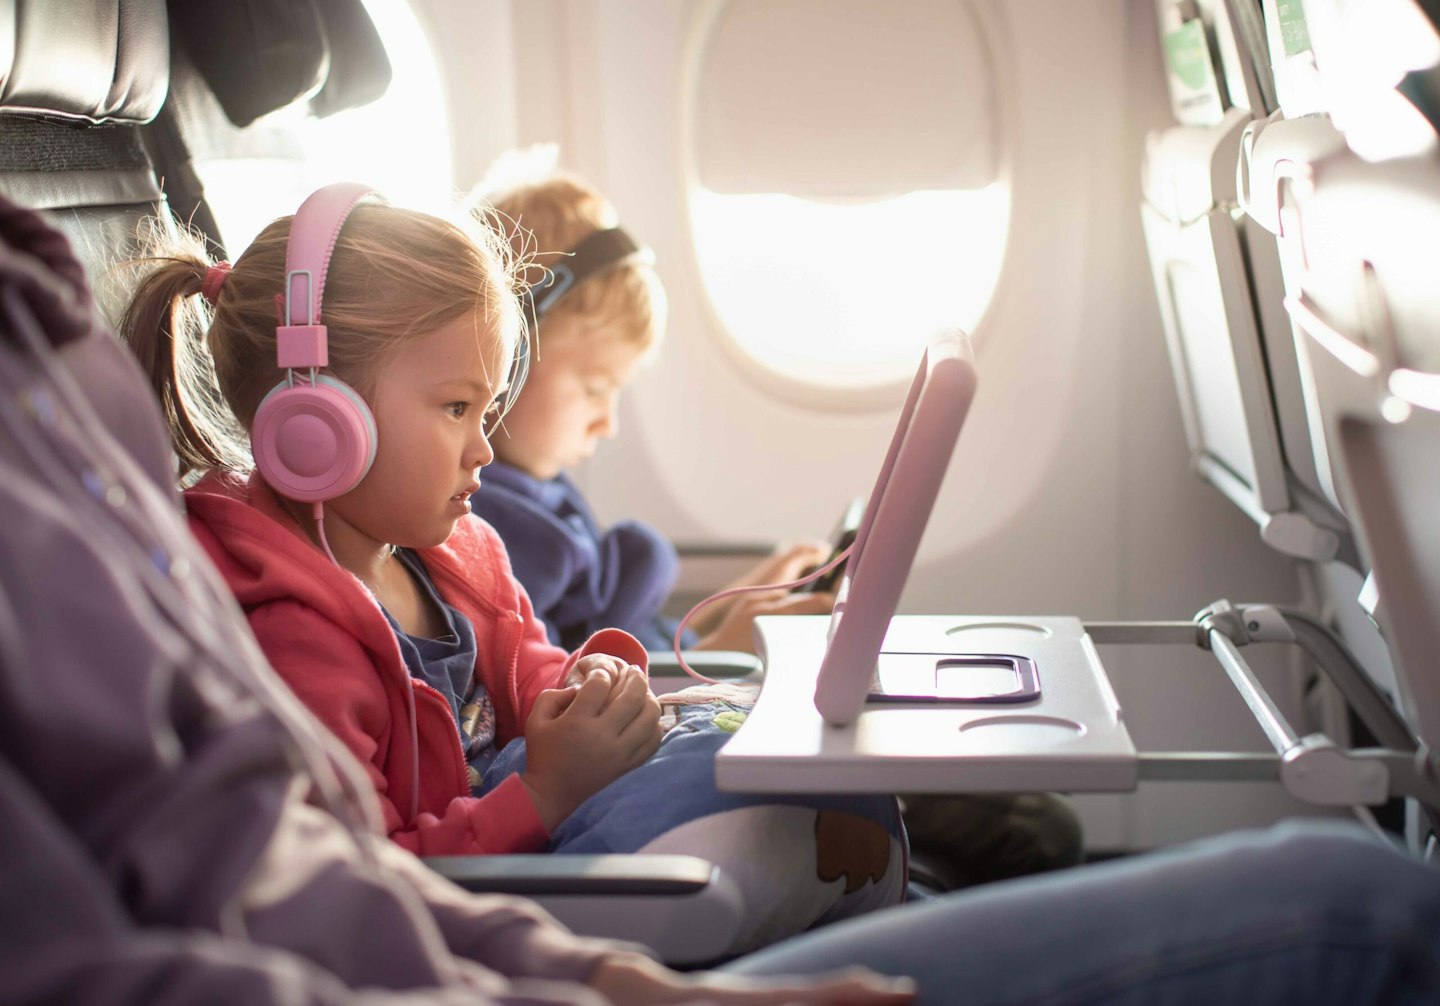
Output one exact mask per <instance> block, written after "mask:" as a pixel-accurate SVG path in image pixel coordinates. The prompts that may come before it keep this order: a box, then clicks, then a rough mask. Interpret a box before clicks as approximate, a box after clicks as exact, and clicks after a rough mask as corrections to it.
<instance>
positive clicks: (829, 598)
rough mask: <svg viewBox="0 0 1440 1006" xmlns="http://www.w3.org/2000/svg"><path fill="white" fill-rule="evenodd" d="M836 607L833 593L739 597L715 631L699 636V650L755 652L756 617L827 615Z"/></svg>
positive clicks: (768, 593)
mask: <svg viewBox="0 0 1440 1006" xmlns="http://www.w3.org/2000/svg"><path fill="white" fill-rule="evenodd" d="M833 607H835V595H834V594H818V593H817V594H787V593H785V592H783V591H778V590H776V591H767V592H765V593H761V594H750V595H745V596H741V597H737V598H736V599H735V602H734V603H733V604H731V605H730V607H728V608H727V609H725V614H724V617H723V618H721V619H720V624H719V625H718V626H716V627H715V629H714V631H712V632H709V633H707V634H705V635H703V636H701V637H700V639H699V641H698V642H696V644H695V649H697V650H741V651H743V652H745V653H754V652H755V635H754V626H753V624H752V623H753V622H754V621H755V618H756V616H757V615H828V614H830V609H831V608H833Z"/></svg>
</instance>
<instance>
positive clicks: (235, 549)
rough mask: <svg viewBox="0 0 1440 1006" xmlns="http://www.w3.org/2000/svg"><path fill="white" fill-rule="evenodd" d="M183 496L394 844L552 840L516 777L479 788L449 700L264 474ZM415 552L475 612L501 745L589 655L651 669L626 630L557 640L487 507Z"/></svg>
mask: <svg viewBox="0 0 1440 1006" xmlns="http://www.w3.org/2000/svg"><path fill="white" fill-rule="evenodd" d="M185 503H186V508H187V511H188V514H189V520H190V527H191V530H192V531H193V532H194V533H195V536H196V537H197V538H198V539H199V540H200V543H201V544H202V545H203V546H204V548H205V550H206V551H207V552H208V553H209V554H210V558H211V559H212V560H213V561H214V563H215V565H216V566H218V567H219V569H220V572H221V573H222V574H223V575H224V577H225V580H226V582H227V583H228V584H229V586H230V589H231V591H233V592H234V594H235V596H236V598H237V599H238V600H239V602H240V606H241V607H242V608H243V609H244V611H245V615H246V617H247V618H248V619H249V621H250V627H251V629H252V630H253V631H254V633H255V636H256V638H257V639H259V641H260V645H261V648H262V649H263V650H264V651H265V655H266V656H267V657H268V658H269V660H270V663H271V665H272V666H273V667H274V668H275V670H276V671H277V672H278V673H279V674H280V676H281V677H282V678H284V679H285V681H286V683H287V684H289V686H290V688H291V689H292V690H293V691H294V692H295V693H296V695H298V696H299V697H300V699H301V700H302V701H303V702H304V703H305V705H307V706H308V707H309V708H310V710H311V712H313V713H314V714H315V715H316V716H317V717H318V718H319V719H320V721H321V722H322V723H324V724H325V726H327V727H329V728H330V730H331V732H333V733H334V734H335V735H336V736H337V737H339V739H340V740H341V741H342V742H343V743H344V744H345V745H346V746H347V747H348V748H349V749H350V750H351V751H352V752H354V754H355V756H356V757H357V758H358V759H359V760H360V762H361V764H363V765H364V766H365V767H366V769H367V770H368V772H369V775H370V780H371V782H372V783H374V785H375V789H376V791H377V793H378V794H379V797H380V805H381V809H382V811H383V812H384V816H385V827H386V830H387V832H388V833H389V835H390V838H391V839H392V840H394V841H395V842H397V843H399V844H400V845H402V846H404V847H405V848H407V849H409V850H411V851H412V852H415V853H418V854H419V855H422V856H445V855H473V854H484V853H497V852H533V851H536V850H539V849H541V848H543V847H544V845H545V843H546V841H547V840H548V838H549V835H548V833H547V832H546V830H545V827H544V825H543V824H542V823H541V821H540V817H539V815H538V814H537V813H536V810H535V806H534V804H533V803H532V802H531V800H530V795H529V792H528V790H527V789H526V788H525V784H524V783H523V782H521V780H520V778H519V777H518V776H511V777H510V778H508V779H506V780H505V781H504V782H502V783H501V784H500V785H499V786H497V787H496V788H495V789H494V790H492V791H491V792H489V793H487V794H486V795H485V796H484V797H480V798H476V797H473V796H471V795H470V785H469V782H468V781H467V778H466V772H465V756H464V752H463V750H462V749H461V747H460V737H459V732H458V731H457V729H456V726H455V719H454V717H453V715H452V714H451V712H450V706H449V703H448V702H446V700H445V698H444V697H443V696H442V695H441V694H440V693H439V692H437V691H436V690H435V689H433V688H431V687H430V686H429V685H427V684H425V683H424V682H422V681H417V680H415V679H414V678H412V677H411V676H410V674H409V672H408V670H407V669H406V667H405V663H404V661H403V660H402V658H401V656H400V648H399V644H398V643H397V641H396V639H395V633H394V631H393V630H392V629H391V627H390V623H389V622H388V621H387V620H386V618H385V615H384V613H383V612H382V611H381V610H380V606H379V604H378V603H377V602H376V600H375V598H374V597H373V596H372V595H371V594H370V592H369V591H368V590H367V589H366V588H365V586H364V585H363V584H362V583H361V582H360V581H359V580H358V579H356V578H355V577H354V576H353V575H351V574H350V573H349V572H347V571H345V570H343V569H341V568H340V567H338V566H336V565H334V564H333V563H332V562H330V560H329V559H328V558H327V557H326V556H325V554H324V553H323V552H321V551H320V549H319V548H317V547H316V546H315V545H314V544H312V543H311V541H310V540H309V538H307V537H306V535H305V533H304V531H303V530H302V529H301V528H300V525H299V524H297V523H296V522H295V521H294V520H293V519H292V518H291V517H290V516H289V515H288V514H287V513H286V512H285V511H284V510H283V509H282V508H281V507H280V504H279V501H278V500H277V498H276V497H275V495H274V493H273V492H271V491H270V489H269V488H268V487H267V486H266V485H265V484H264V483H263V482H262V481H261V480H260V479H258V478H256V477H251V478H248V479H247V478H244V477H241V476H236V475H231V474H220V473H214V474H211V475H209V476H207V477H206V478H205V479H204V480H202V481H201V482H200V483H199V484H198V485H196V486H195V487H194V488H192V489H190V490H188V491H187V492H186V493H185ZM420 554H421V556H422V557H423V559H424V561H425V568H426V569H427V570H428V571H429V573H430V576H431V577H432V579H433V580H434V581H435V586H436V588H437V589H438V590H439V592H440V594H441V596H442V597H444V598H445V600H446V601H448V602H449V603H450V604H452V605H454V606H455V607H456V608H457V609H458V610H459V611H461V612H462V613H463V614H464V615H465V616H466V617H467V618H469V619H470V621H471V622H472V623H474V626H475V641H476V646H477V650H478V658H477V660H476V664H475V676H476V678H477V679H478V680H479V681H480V683H481V684H483V685H484V686H485V688H486V690H487V691H488V692H489V693H490V698H491V701H492V702H494V704H495V716H496V743H497V745H499V746H502V747H503V746H504V745H505V744H506V743H507V742H508V741H510V740H512V739H514V738H516V737H519V736H522V735H523V733H524V725H525V721H526V719H527V718H528V717H529V715H530V710H531V708H532V706H533V705H534V702H535V698H536V696H537V695H538V694H539V693H540V692H541V691H543V690H544V689H547V688H558V687H560V686H561V683H562V682H563V680H564V678H565V674H566V672H567V671H568V670H569V669H570V667H571V665H572V664H573V663H574V662H575V661H576V660H577V659H578V658H579V657H581V656H583V655H585V654H587V653H609V654H613V655H615V656H617V657H620V658H621V659H623V660H626V661H628V662H630V663H633V664H638V665H639V666H640V667H642V668H644V667H646V666H647V660H646V653H645V649H644V647H643V646H641V645H640V643H639V642H638V641H636V639H635V638H634V637H633V636H631V635H629V634H628V633H626V632H622V631H620V630H619V629H606V630H603V631H601V632H597V633H596V634H595V635H594V636H592V637H590V639H589V640H587V641H586V643H585V645H584V646H583V647H581V648H580V649H579V650H577V651H576V652H575V653H574V654H567V653H566V652H565V651H564V650H562V649H560V648H558V647H556V646H553V645H551V643H550V642H549V641H548V639H547V638H546V634H545V627H544V625H543V624H542V623H541V622H540V621H539V620H538V619H537V618H536V617H535V615H534V613H533V611H532V609H531V607H530V599H529V598H528V597H527V596H526V595H525V591H524V589H523V588H522V587H521V586H520V584H519V583H518V582H517V581H516V580H515V578H514V576H513V575H512V574H511V572H510V562H509V559H508V558H507V557H506V554H505V546H504V545H503V544H502V543H501V541H500V538H499V536H498V535H497V534H496V533H495V530H494V529H493V528H491V527H490V525H488V524H486V523H485V522H484V521H482V520H480V519H479V518H478V517H470V516H467V517H465V518H462V519H461V520H460V521H459V522H458V523H457V524H456V527H455V533H454V534H452V535H451V536H450V538H449V540H447V541H446V542H445V543H444V544H443V545H440V546H438V547H436V548H431V549H424V550H422V551H421V553H420ZM412 698H413V709H414V712H413V725H412V718H411V717H412V713H411V700H412ZM417 779H418V791H417V786H416V781H417Z"/></svg>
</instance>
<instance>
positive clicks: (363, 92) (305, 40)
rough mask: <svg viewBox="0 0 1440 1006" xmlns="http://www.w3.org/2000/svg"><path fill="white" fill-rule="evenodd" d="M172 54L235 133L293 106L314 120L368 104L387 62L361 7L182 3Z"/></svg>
mask: <svg viewBox="0 0 1440 1006" xmlns="http://www.w3.org/2000/svg"><path fill="white" fill-rule="evenodd" d="M170 24H171V28H172V30H173V32H174V34H175V39H176V44H177V48H178V49H179V50H181V51H183V52H184V53H185V54H186V55H187V56H188V57H189V59H190V61H191V62H193V63H194V66H195V69H196V70H198V71H199V73H200V75H201V76H202V77H203V78H204V79H205V83H206V84H208V85H209V88H210V90H211V91H213V92H214V94H215V98H216V99H217V100H218V101H219V103H220V107H221V108H222V109H224V111H225V117H226V118H227V119H229V120H230V122H231V123H233V124H234V125H236V126H242V127H243V126H248V125H249V124H250V123H252V122H254V121H255V120H256V119H258V118H260V117H261V116H263V115H267V114H268V113H270V112H273V111H275V110H277V109H280V108H285V107H286V106H288V105H291V104H294V103H295V102H297V101H302V100H305V101H308V102H309V106H310V111H311V112H312V113H314V114H315V115H317V116H325V115H329V114H331V113H332V112H338V111H340V110H342V109H345V108H353V107H356V106H358V105H364V104H366V103H367V102H370V101H373V100H374V99H376V98H378V97H380V95H382V94H384V93H385V89H386V88H387V87H388V86H389V85H390V76H391V71H390V60H389V58H388V57H387V56H386V55H385V46H384V44H383V43H382V42H381V41H380V36H379V34H378V33H377V31H376V29H375V25H374V23H373V22H372V21H371V20H370V15H369V14H368V13H366V11H365V7H364V5H363V4H362V3H361V0H186V2H184V3H177V4H174V5H172V8H171V11H170Z"/></svg>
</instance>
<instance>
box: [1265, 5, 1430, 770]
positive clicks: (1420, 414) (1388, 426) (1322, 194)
mask: <svg viewBox="0 0 1440 1006" xmlns="http://www.w3.org/2000/svg"><path fill="white" fill-rule="evenodd" d="M1290 6H1291V7H1294V8H1296V11H1294V12H1291V13H1290V17H1291V25H1290V32H1289V34H1288V36H1283V37H1282V41H1287V42H1288V43H1289V48H1288V49H1278V50H1277V51H1276V52H1275V58H1276V63H1277V66H1280V65H1284V66H1288V67H1289V68H1290V69H1291V70H1292V73H1291V81H1290V89H1289V100H1290V104H1291V110H1293V111H1294V113H1295V114H1296V116H1297V117H1295V118H1293V119H1292V118H1286V119H1284V120H1281V121H1276V122H1272V123H1267V124H1265V126H1264V128H1263V129H1262V130H1260V131H1259V132H1258V134H1257V135H1256V137H1255V139H1254V143H1253V150H1252V152H1251V153H1250V155H1249V157H1248V164H1247V165H1246V169H1247V170H1248V173H1249V176H1250V181H1249V184H1250V189H1251V195H1252V202H1251V205H1250V206H1249V208H1248V211H1249V214H1250V215H1251V216H1252V217H1253V218H1254V219H1255V220H1256V221H1257V222H1258V223H1259V224H1261V225H1262V226H1264V227H1265V228H1266V229H1267V230H1269V231H1271V232H1272V233H1274V234H1276V236H1277V239H1278V242H1279V246H1280V250H1281V263H1282V270H1283V281H1284V286H1285V299H1284V301H1283V303H1284V306H1285V308H1286V310H1287V311H1288V313H1289V315H1290V320H1291V322H1292V323H1293V337H1294V341H1295V346H1296V351H1297V356H1298V359H1299V360H1300V363H1301V375H1302V380H1303V382H1304V392H1305V397H1306V401H1307V404H1308V407H1309V409H1310V411H1311V415H1312V430H1313V432H1314V441H1315V447H1316V452H1315V461H1316V467H1317V470H1318V471H1319V472H1320V473H1321V476H1322V485H1323V488H1324V490H1325V492H1326V495H1327V496H1328V497H1329V498H1330V500H1331V501H1332V502H1333V503H1334V504H1335V505H1336V506H1337V507H1339V508H1340V509H1342V510H1343V511H1344V512H1345V513H1346V514H1347V515H1349V517H1350V519H1351V521H1352V523H1353V524H1355V525H1356V529H1357V533H1358V538H1359V541H1360V550H1361V552H1362V553H1363V557H1364V560H1365V563H1366V566H1367V567H1368V568H1370V569H1371V570H1372V576H1373V580H1372V583H1371V585H1370V586H1371V589H1370V590H1369V591H1368V592H1367V593H1368V597H1369V603H1370V606H1371V608H1372V610H1373V612H1374V617H1375V619H1376V621H1377V623H1378V624H1379V625H1380V627H1381V630H1382V632H1383V634H1384V637H1385V640H1386V642H1387V645H1388V647H1389V650H1390V654H1391V656H1392V657H1393V660H1394V664H1395V678H1396V680H1395V691H1396V693H1397V695H1396V697H1397V700H1398V702H1399V704H1400V707H1401V709H1402V710H1403V711H1404V712H1405V714H1406V716H1407V718H1408V719H1409V720H1410V721H1411V723H1412V725H1413V726H1414V728H1415V730H1416V732H1417V734H1418V735H1419V737H1420V738H1421V739H1422V740H1425V741H1429V742H1431V743H1433V742H1434V741H1435V739H1436V737H1437V736H1440V734H1437V730H1440V676H1437V675H1436V674H1435V672H1434V667H1433V655H1434V653H1435V652H1436V649H1435V646H1436V644H1437V643H1440V525H1437V523H1436V522H1435V520H1434V515H1435V514H1436V513H1440V481H1437V458H1440V416H1437V414H1436V413H1437V412H1440V338H1437V336H1436V332H1437V326H1440V304H1437V301H1436V297H1435V289H1436V287H1435V277H1436V276H1437V275H1440V255H1437V253H1436V249H1435V246H1434V241H1433V235H1434V234H1435V233H1436V230H1435V228H1436V227H1440V144H1437V123H1436V116H1435V111H1436V107H1435V105H1434V104H1433V103H1432V102H1427V100H1426V96H1427V95H1428V96H1430V97H1432V98H1433V96H1434V95H1435V94H1436V93H1437V88H1436V83H1437V81H1440V30H1437V26H1436V23H1435V21H1434V20H1433V12H1432V11H1429V10H1427V9H1426V8H1424V7H1422V6H1420V5H1418V4H1414V3H1412V2H1411V0H1394V2H1392V3H1387V4H1384V5H1377V6H1384V7H1385V8H1386V10H1384V11H1378V12H1377V11H1376V10H1375V9H1372V8H1366V9H1365V11H1364V12H1363V13H1362V11H1361V9H1360V8H1361V6H1362V5H1359V4H1353V3H1342V2H1336V0H1326V2H1307V3H1305V4H1303V5H1290ZM1378 14H1384V15H1385V16H1383V17H1381V16H1377V15H1378ZM1297 17H1299V18H1301V19H1302V20H1300V21H1299V22H1298V23H1297V22H1296V21H1295V18H1297ZM1302 32H1303V34H1301V33H1302ZM1378 33H1385V34H1384V35H1382V34H1378ZM1377 122H1378V123H1382V124H1383V129H1380V130H1377V129H1375V128H1374V127H1375V125H1376V123H1377Z"/></svg>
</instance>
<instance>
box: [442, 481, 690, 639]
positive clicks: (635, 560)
mask: <svg viewBox="0 0 1440 1006" xmlns="http://www.w3.org/2000/svg"><path fill="white" fill-rule="evenodd" d="M470 509H471V510H472V511H473V512H474V513H476V514H478V515H479V516H480V517H483V518H484V519H485V520H486V521H487V522H488V523H489V524H491V525H492V526H493V527H494V528H495V530H497V531H498V532H500V538H501V540H502V541H504V543H505V548H506V551H508V552H509V553H510V565H511V567H512V569H513V570H514V573H515V577H516V579H518V580H519V581H520V583H521V584H522V585H523V586H524V587H525V592H526V593H527V594H529V595H530V600H531V602H532V603H533V604H534V606H535V614H536V615H538V616H539V617H540V618H541V620H543V621H544V622H545V625H546V628H547V629H548V631H549V633H550V639H551V641H552V642H555V643H557V644H559V645H561V646H568V645H569V643H568V642H567V641H568V640H579V641H580V642H584V641H585V640H586V639H587V638H589V636H590V635H591V633H592V632H594V631H595V630H597V629H602V628H617V629H624V630H625V631H626V632H629V633H630V634H631V635H633V636H634V637H635V638H636V639H638V640H640V642H641V643H643V644H644V645H645V648H646V649H650V650H664V649H669V648H670V646H671V641H672V639H673V637H674V633H675V622H674V621H673V620H672V619H668V618H662V617H661V616H660V609H661V607H662V606H663V605H664V603H665V599H666V598H667V597H669V596H670V591H671V589H672V588H673V587H674V586H675V578H676V576H677V574H678V573H679V559H678V557H677V556H676V554H675V547H674V546H673V545H671V544H670V542H669V541H667V540H666V539H665V538H664V537H663V536H662V535H661V534H660V533H659V532H658V531H656V530H655V529H654V528H652V527H650V526H648V525H646V524H642V523H640V522H639V521H620V522H618V523H616V524H613V525H611V526H610V527H609V528H608V529H607V528H602V527H601V526H600V523H599V522H598V521H597V520H596V519H595V516H594V514H593V513H592V512H591V510H590V507H589V506H588V505H587V504H586V502H585V498H584V497H583V496H581V495H580V490H579V489H577V488H576V486H575V483H573V482H571V481H570V480H569V479H568V478H566V477H565V476H564V475H563V474H562V475H558V476H556V477H555V478H553V479H544V480H542V479H537V478H534V477H533V476H531V475H527V474H526V473H525V472H522V471H521V470H520V469H518V468H515V467H514V466H512V465H507V464H505V463H504V462H502V461H496V462H494V463H493V464H490V465H487V466H486V467H485V469H484V470H483V471H482V472H481V473H480V491H479V492H477V493H475V494H474V495H473V496H471V497H470ZM694 641H695V639H694V635H693V634H692V633H688V632H687V633H686V638H685V640H683V642H684V645H686V646H690V645H693V644H694Z"/></svg>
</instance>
